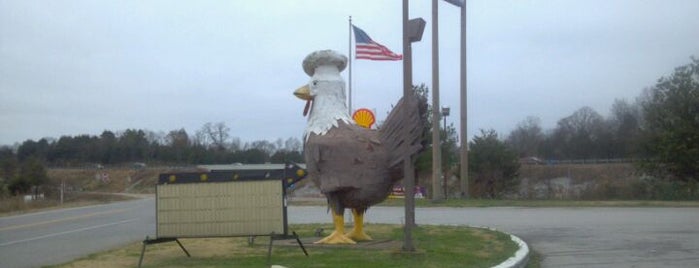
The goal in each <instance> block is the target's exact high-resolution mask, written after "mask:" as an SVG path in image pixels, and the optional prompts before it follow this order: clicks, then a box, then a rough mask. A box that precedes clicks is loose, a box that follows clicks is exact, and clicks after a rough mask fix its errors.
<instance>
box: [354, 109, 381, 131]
mask: <svg viewBox="0 0 699 268" xmlns="http://www.w3.org/2000/svg"><path fill="white" fill-rule="evenodd" d="M352 119H354V122H355V123H357V125H359V126H360V127H364V128H371V126H372V125H374V122H376V118H375V117H374V113H372V112H371V110H369V109H366V108H361V109H358V110H356V111H355V112H354V114H352Z"/></svg>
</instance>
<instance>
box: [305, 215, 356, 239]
mask: <svg viewBox="0 0 699 268" xmlns="http://www.w3.org/2000/svg"><path fill="white" fill-rule="evenodd" d="M332 214H333V224H334V225H335V231H333V232H332V233H331V234H330V235H329V236H326V237H325V238H323V239H321V240H318V241H316V242H314V244H356V243H357V242H354V240H352V239H350V238H348V237H347V236H345V217H344V215H342V214H340V215H337V214H335V211H333V212H332Z"/></svg>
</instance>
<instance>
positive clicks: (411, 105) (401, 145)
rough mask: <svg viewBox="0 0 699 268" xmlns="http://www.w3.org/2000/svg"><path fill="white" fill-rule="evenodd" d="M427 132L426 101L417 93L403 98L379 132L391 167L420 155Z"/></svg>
mask: <svg viewBox="0 0 699 268" xmlns="http://www.w3.org/2000/svg"><path fill="white" fill-rule="evenodd" d="M426 130H427V101H426V99H425V98H424V97H423V96H421V95H418V94H417V93H415V92H413V93H412V94H408V95H407V96H404V97H403V98H401V99H400V100H399V101H398V104H396V106H395V107H394V108H393V110H392V111H391V113H389V114H388V117H386V121H384V123H383V124H382V125H381V127H380V128H379V130H378V131H379V138H380V139H381V143H382V144H384V146H385V148H386V149H387V152H388V154H389V164H390V166H392V167H393V166H396V165H398V164H400V163H401V162H402V161H403V160H404V159H405V158H406V157H413V156H415V155H417V154H418V153H420V152H421V151H422V149H423V148H424V147H425V143H426V141H427V140H426V138H425V137H426V135H425V133H426Z"/></svg>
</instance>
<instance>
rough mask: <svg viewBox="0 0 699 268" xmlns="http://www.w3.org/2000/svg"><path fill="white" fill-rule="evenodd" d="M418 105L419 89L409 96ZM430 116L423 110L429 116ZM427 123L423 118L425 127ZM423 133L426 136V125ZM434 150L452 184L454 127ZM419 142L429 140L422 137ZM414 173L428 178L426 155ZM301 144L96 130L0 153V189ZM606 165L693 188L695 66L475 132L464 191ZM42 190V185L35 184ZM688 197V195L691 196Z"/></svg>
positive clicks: (698, 154) (264, 154)
mask: <svg viewBox="0 0 699 268" xmlns="http://www.w3.org/2000/svg"><path fill="white" fill-rule="evenodd" d="M414 89H415V90H416V92H418V94H421V95H423V96H424V97H427V95H428V94H427V92H428V89H427V87H426V86H424V85H420V86H416V87H415V88H414ZM430 110H431V108H430ZM428 119H431V117H428ZM428 124H429V125H428V126H426V128H427V129H430V128H431V123H429V122H428ZM442 137H443V138H442V139H441V141H442V143H441V147H442V148H441V149H442V153H443V161H442V164H443V169H444V171H445V172H444V173H445V174H458V173H459V172H458V169H459V168H460V167H459V166H458V164H459V147H458V135H457V131H456V129H455V128H454V126H453V125H449V126H446V128H445V129H443V130H442ZM427 138H428V140H429V139H430V138H431V136H430V135H427ZM427 145H428V148H427V150H426V152H425V153H423V154H422V155H420V156H419V157H418V160H417V163H416V167H417V168H418V169H419V170H420V169H421V170H428V169H431V153H429V152H428V151H429V149H430V148H429V146H430V145H431V142H429V141H428V143H427ZM302 146H303V143H302V142H301V141H300V140H299V139H298V138H293V137H292V138H288V139H286V140H283V139H281V138H280V139H277V140H275V141H266V140H258V141H252V142H246V143H244V144H243V143H242V142H241V141H240V139H239V138H237V137H232V136H231V133H230V128H229V127H228V126H226V124H225V123H223V122H219V123H206V124H204V125H203V126H202V127H201V128H200V129H199V130H197V131H196V132H195V133H193V134H190V133H187V131H185V130H184V129H177V130H171V131H169V132H168V133H167V134H165V133H156V132H152V131H148V130H140V129H127V130H124V131H121V132H113V131H108V130H105V131H104V132H103V133H102V134H101V135H99V136H91V135H78V136H63V137H60V138H58V139H53V138H44V139H41V140H39V141H33V140H27V141H25V142H23V143H21V144H20V145H19V146H18V147H17V148H11V147H8V146H4V147H0V166H1V167H2V170H0V171H2V173H0V179H2V181H3V182H4V183H7V181H9V180H10V179H12V178H15V177H18V176H21V175H19V174H20V172H21V168H20V167H23V166H26V168H25V169H27V172H28V170H29V169H31V167H36V163H43V164H47V165H53V166H76V165H82V164H84V163H99V164H118V163H125V162H149V163H153V162H156V163H162V164H213V163H236V162H239V163H250V164H252V163H266V162H271V163H283V162H286V161H293V162H303V156H302V150H303V148H302ZM523 157H537V158H540V159H544V160H547V159H600V158H604V159H612V158H633V159H635V160H636V161H635V162H636V163H637V164H638V166H639V168H640V170H642V171H643V172H646V173H648V174H651V175H653V176H656V177H658V178H666V179H669V180H676V181H681V182H685V183H693V185H696V182H697V181H698V180H699V175H698V173H699V60H697V59H694V58H692V60H691V62H690V63H689V64H687V65H684V66H680V67H678V68H676V69H675V71H674V72H673V73H672V74H671V75H669V76H666V77H662V78H660V79H659V80H658V82H657V84H656V85H654V86H651V87H649V88H646V89H645V90H644V91H643V93H642V94H641V95H640V96H638V97H637V98H636V99H635V100H634V101H632V102H629V101H627V100H623V99H622V100H620V99H617V100H615V101H614V104H613V105H612V108H611V113H610V115H609V116H608V117H606V118H605V117H603V116H602V115H600V114H599V113H598V112H597V111H595V110H594V109H592V108H590V107H582V108H580V109H578V110H576V111H575V112H574V113H573V114H571V115H568V116H566V117H564V118H562V119H560V120H559V121H558V122H557V124H556V127H555V128H553V129H550V130H544V129H543V128H542V127H541V121H540V119H538V118H537V117H534V116H530V117H527V118H526V119H524V120H523V121H522V122H520V123H519V124H517V126H516V127H515V128H514V129H513V130H512V131H511V132H510V133H509V134H508V135H505V136H501V135H499V134H498V133H497V132H495V131H494V130H481V131H480V135H477V136H476V137H475V138H474V139H473V140H472V141H470V142H469V159H470V160H471V161H469V170H470V173H472V174H471V175H470V177H471V178H472V183H475V184H477V188H479V189H484V193H486V195H487V196H495V195H496V193H499V192H502V190H503V189H505V188H507V187H508V185H512V183H511V182H512V180H513V179H514V178H515V177H516V175H517V170H518V168H519V162H518V161H519V159H520V158H523ZM36 181H37V182H41V181H42V180H41V179H39V180H36ZM694 188H696V187H694Z"/></svg>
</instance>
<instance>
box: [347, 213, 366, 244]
mask: <svg viewBox="0 0 699 268" xmlns="http://www.w3.org/2000/svg"><path fill="white" fill-rule="evenodd" d="M352 216H354V227H353V228H352V231H350V232H349V233H347V234H345V236H347V237H349V238H351V239H352V240H354V241H370V240H372V239H371V236H369V235H368V234H366V233H365V232H364V213H363V212H359V211H357V210H356V209H352Z"/></svg>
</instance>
